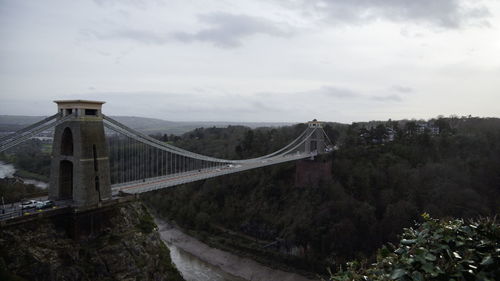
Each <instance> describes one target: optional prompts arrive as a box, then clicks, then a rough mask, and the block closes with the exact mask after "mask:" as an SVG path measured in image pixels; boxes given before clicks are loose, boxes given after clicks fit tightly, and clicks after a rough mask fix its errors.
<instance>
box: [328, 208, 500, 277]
mask: <svg viewBox="0 0 500 281" xmlns="http://www.w3.org/2000/svg"><path fill="white" fill-rule="evenodd" d="M422 216H423V217H424V220H425V221H424V223H422V224H420V225H417V228H416V229H413V228H407V229H404V232H403V235H402V237H401V238H402V239H401V241H400V243H399V245H398V246H393V245H390V244H389V245H387V246H384V247H383V248H381V249H380V250H379V252H378V256H377V262H376V263H374V264H372V265H370V266H368V267H365V266H364V265H362V264H360V263H358V262H351V263H348V264H347V269H346V270H340V271H339V272H337V273H336V274H332V275H331V277H330V278H329V280H331V281H333V280H335V281H344V280H373V281H376V280H415V281H420V280H457V281H458V280H498V279H497V278H498V276H500V228H499V226H498V224H497V223H496V222H495V220H494V219H481V220H477V221H470V222H465V221H464V220H461V219H455V220H451V221H439V220H436V219H432V218H430V217H429V215H428V214H423V215H422Z"/></svg>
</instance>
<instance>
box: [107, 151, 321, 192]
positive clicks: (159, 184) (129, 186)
mask: <svg viewBox="0 0 500 281" xmlns="http://www.w3.org/2000/svg"><path fill="white" fill-rule="evenodd" d="M315 155H316V153H311V154H304V153H303V154H295V155H287V156H283V157H277V158H271V159H267V160H266V159H263V160H261V161H256V162H252V163H245V164H239V165H226V166H222V167H219V168H216V169H200V170H196V171H190V172H186V173H177V174H174V175H169V176H163V177H156V178H147V179H144V180H139V181H133V182H127V183H122V184H115V185H112V186H111V189H112V191H113V194H117V193H119V192H124V193H129V194H135V193H143V192H148V191H152V190H157V189H162V188H166V187H171V186H176V185H180V184H185V183H190V182H194V181H199V180H203V179H208V178H213V177H218V176H222V175H228V174H232V173H237V172H241V171H245V170H251V169H255V168H260V167H264V166H269V165H274V164H278V163H284V162H289V161H295V160H299V159H304V158H309V157H314V156H315Z"/></svg>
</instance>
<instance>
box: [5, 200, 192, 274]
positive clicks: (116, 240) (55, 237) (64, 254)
mask: <svg viewBox="0 0 500 281" xmlns="http://www.w3.org/2000/svg"><path fill="white" fill-rule="evenodd" d="M106 215H107V216H108V217H107V218H106V222H107V224H108V225H107V226H106V227H105V228H104V229H101V230H100V232H99V233H93V234H91V235H89V236H87V237H85V238H83V239H79V240H75V239H72V238H70V237H71V235H70V234H69V233H68V231H67V228H66V227H65V225H64V224H65V223H61V219H60V218H59V219H57V218H52V219H42V220H38V221H35V222H29V223H24V224H19V225H15V226H9V227H4V228H2V229H0V279H1V280H35V281H45V280H47V281H49V280H50V281H52V280H68V281H73V280H75V281H76V280H82V281H86V280H89V281H90V280H92V281H95V280H155V281H156V280H158V281H160V280H183V279H182V277H181V275H180V274H179V272H178V271H177V269H176V268H175V267H174V266H173V265H172V262H171V260H170V253H169V250H168V248H167V247H166V246H165V245H164V244H163V242H162V241H161V239H160V237H159V235H158V232H157V231H156V225H155V224H154V222H153V219H152V217H151V216H150V215H149V213H148V212H147V210H146V208H145V207H144V206H143V205H142V203H140V202H138V201H133V202H128V203H123V204H120V205H117V206H116V207H115V208H114V209H113V210H112V212H108V213H107V214H106Z"/></svg>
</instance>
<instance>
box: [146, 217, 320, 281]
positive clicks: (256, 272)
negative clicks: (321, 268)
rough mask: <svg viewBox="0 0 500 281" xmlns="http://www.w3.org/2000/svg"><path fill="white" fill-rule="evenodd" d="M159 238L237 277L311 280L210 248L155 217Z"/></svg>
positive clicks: (265, 279) (256, 279)
mask: <svg viewBox="0 0 500 281" xmlns="http://www.w3.org/2000/svg"><path fill="white" fill-rule="evenodd" d="M155 222H156V224H157V225H158V228H159V233H160V237H161V239H162V240H163V241H164V242H165V243H168V244H171V245H174V246H176V247H178V248H180V249H182V250H183V251H185V252H187V253H189V254H191V255H193V256H196V257H197V258H199V259H200V260H202V261H204V262H206V263H208V264H210V265H212V266H215V267H218V268H219V269H220V270H222V271H224V272H226V273H229V274H231V275H233V276H236V277H238V278H242V279H244V280H252V281H271V280H281V281H313V279H309V278H306V277H304V276H301V275H298V274H296V273H290V272H285V271H281V270H276V269H272V268H269V267H266V266H264V265H262V264H260V263H258V262H256V261H254V260H251V259H248V258H242V257H239V256H237V255H234V254H231V253H228V252H225V251H222V250H219V249H216V248H212V247H210V246H208V245H206V244H204V243H202V242H200V241H199V240H197V239H195V238H193V237H191V236H189V235H187V234H185V233H183V232H182V231H181V230H179V229H178V228H176V227H174V226H172V225H171V224H169V223H168V222H166V221H164V220H161V219H160V218H157V217H156V218H155Z"/></svg>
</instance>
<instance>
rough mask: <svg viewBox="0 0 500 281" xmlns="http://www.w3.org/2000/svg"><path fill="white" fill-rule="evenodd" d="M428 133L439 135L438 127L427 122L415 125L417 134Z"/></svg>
mask: <svg viewBox="0 0 500 281" xmlns="http://www.w3.org/2000/svg"><path fill="white" fill-rule="evenodd" d="M426 131H428V132H429V133H430V134H431V135H439V127H437V126H435V125H434V124H430V123H428V122H425V123H418V124H417V133H419V134H423V133H425V132H426Z"/></svg>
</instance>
